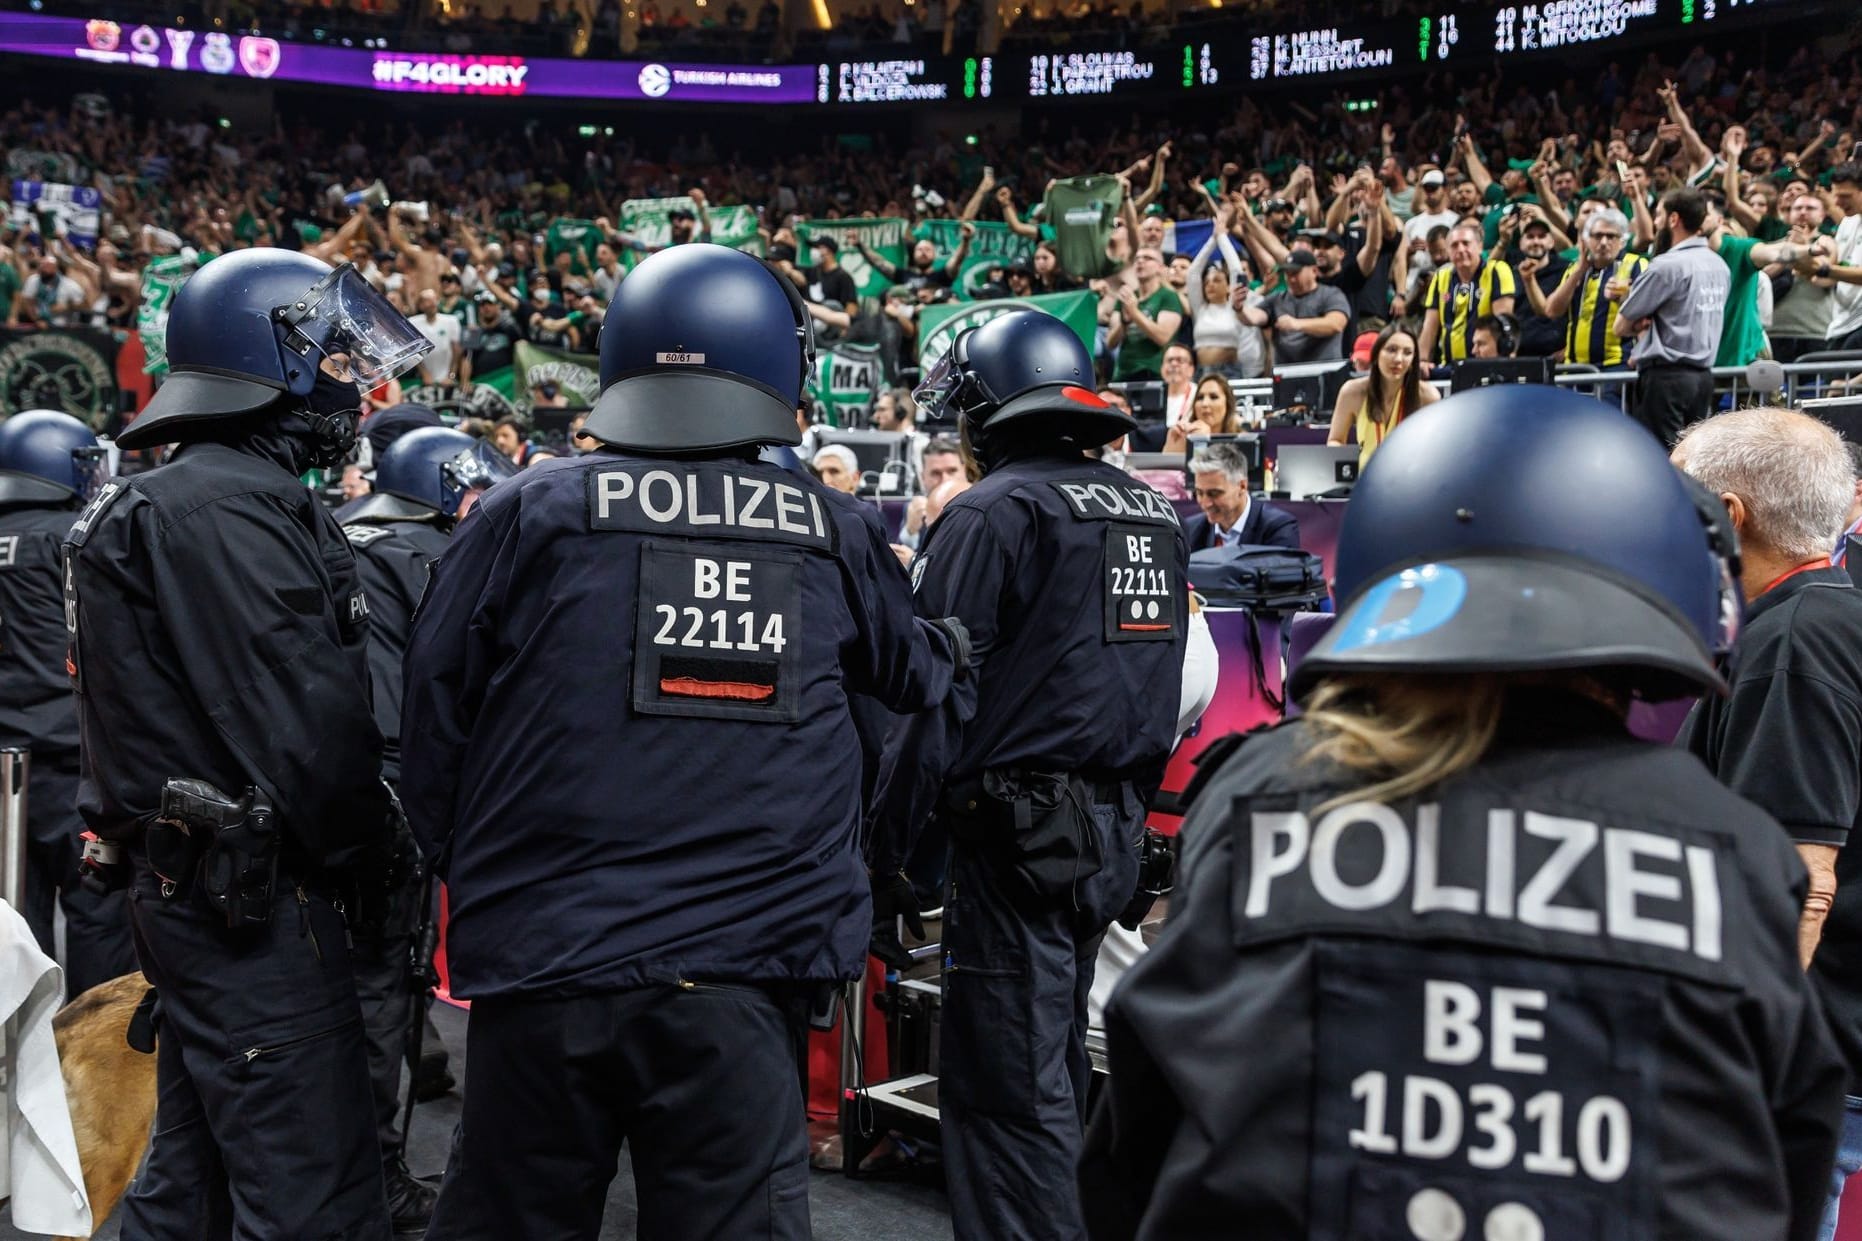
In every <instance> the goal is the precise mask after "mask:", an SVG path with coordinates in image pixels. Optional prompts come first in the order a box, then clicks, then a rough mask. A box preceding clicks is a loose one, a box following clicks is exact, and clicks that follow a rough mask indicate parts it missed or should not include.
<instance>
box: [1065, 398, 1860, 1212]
mask: <svg viewBox="0 0 1862 1241" xmlns="http://www.w3.org/2000/svg"><path fill="white" fill-rule="evenodd" d="M1736 557H1737V552H1736V550H1735V547H1734V539H1733V535H1732V532H1731V526H1730V523H1728V521H1727V519H1726V516H1725V512H1724V510H1723V509H1721V507H1720V505H1719V503H1718V502H1717V500H1715V499H1714V498H1713V497H1712V496H1711V495H1709V494H1707V493H1706V492H1705V491H1704V489H1701V488H1699V487H1698V486H1697V485H1695V484H1692V483H1690V482H1689V481H1687V480H1685V479H1684V478H1683V477H1682V475H1681V474H1680V473H1679V472H1678V471H1676V470H1675V469H1674V468H1673V467H1672V466H1671V465H1669V463H1668V461H1667V459H1666V457H1665V456H1664V455H1663V452H1662V449H1661V448H1660V447H1659V446H1658V445H1657V444H1656V443H1655V442H1654V441H1653V440H1652V439H1650V438H1649V436H1648V435H1647V434H1645V433H1644V432H1643V431H1642V429H1641V428H1640V427H1638V426H1636V425H1635V423H1633V422H1631V421H1629V420H1628V419H1625V418H1624V417H1623V416H1622V414H1621V412H1619V411H1617V410H1614V409H1611V408H1608V407H1605V406H1603V405H1602V404H1600V403H1597V402H1594V401H1591V400H1589V399H1588V398H1584V397H1579V396H1576V395H1567V394H1558V393H1550V392H1547V391H1545V390H1544V389H1532V388H1507V387H1501V388H1487V389H1482V390H1479V391H1476V392H1469V393H1464V394H1462V395H1459V396H1455V397H1451V398H1449V399H1448V400H1447V401H1444V402H1442V403H1441V404H1439V405H1436V406H1433V407H1431V408H1430V409H1429V410H1427V411H1425V412H1424V413H1422V414H1421V415H1420V416H1417V417H1413V418H1410V419H1408V420H1406V421H1405V422H1404V423H1403V424H1402V425H1401V426H1399V427H1398V428H1397V429H1396V430H1395V432H1393V433H1392V434H1391V436H1390V439H1389V440H1388V442H1386V443H1385V444H1384V446H1383V447H1382V448H1380V449H1378V451H1377V461H1376V464H1375V465H1374V467H1373V468H1372V469H1371V470H1369V471H1367V472H1366V473H1365V475H1364V479H1363V481H1362V482H1360V483H1359V485H1358V489H1357V491H1356V492H1354V493H1353V495H1352V498H1351V507H1350V509H1349V510H1348V511H1347V512H1346V515H1345V522H1344V526H1343V528H1342V530H1341V531H1340V536H1339V547H1338V560H1337V592H1338V598H1339V600H1340V607H1339V616H1338V621H1337V623H1336V624H1335V625H1334V626H1333V627H1332V629H1331V630H1330V632H1329V633H1328V634H1327V635H1326V636H1325V637H1324V638H1323V639H1321V641H1320V642H1319V644H1318V645H1317V646H1316V647H1315V648H1314V650H1313V652H1312V653H1311V654H1310V655H1309V656H1308V657H1307V658H1306V659H1305V660H1304V661H1302V662H1301V663H1300V665H1299V666H1298V668H1297V669H1296V671H1295V673H1294V676H1293V681H1292V686H1291V688H1292V692H1293V694H1294V696H1295V697H1296V698H1298V700H1299V701H1300V702H1301V704H1302V706H1303V707H1304V714H1303V716H1302V717H1301V718H1300V719H1298V720H1295V721H1293V722H1291V723H1288V724H1284V725H1282V726H1280V727H1278V728H1276V729H1273V730H1271V731H1267V732H1263V733H1255V734H1252V735H1250V736H1249V737H1248V738H1246V739H1245V741H1244V742H1243V743H1242V744H1241V745H1240V746H1239V748H1238V749H1237V750H1235V751H1234V752H1233V754H1232V756H1231V757H1229V758H1228V760H1227V762H1226V763H1225V764H1224V765H1222V766H1221V768H1220V772H1219V774H1217V775H1216V776H1215V777H1214V778H1213V779H1212V780H1209V781H1208V782H1207V787H1206V788H1203V789H1202V790H1201V791H1200V792H1199V793H1198V794H1197V796H1196V799H1195V806H1194V809H1193V810H1192V812H1191V814H1190V816H1189V818H1188V820H1187V821H1186V822H1185V824H1184V829H1183V838H1184V845H1183V849H1184V856H1183V874H1182V876H1181V877H1180V879H1179V882H1178V885H1177V889H1176V897H1175V899H1176V901H1177V906H1176V908H1174V909H1173V910H1172V917H1171V925H1170V928H1169V930H1168V932H1167V933H1166V935H1165V936H1164V938H1163V939H1161V940H1160V941H1159V942H1158V943H1157V945H1156V947H1155V949H1154V950H1153V951H1152V952H1151V953H1150V954H1149V955H1148V956H1147V957H1146V958H1145V959H1144V960H1143V961H1141V962H1140V963H1139V964H1138V965H1137V966H1136V967H1135V968H1134V969H1133V970H1132V972H1131V974H1130V975H1129V976H1128V977H1127V979H1126V982H1125V985H1124V987H1123V988H1122V989H1121V990H1120V991H1119V992H1118V993H1117V994H1115V995H1114V996H1113V999H1112V1003H1111V1008H1110V1014H1109V1020H1108V1042H1109V1046H1110V1052H1111V1070H1112V1077H1111V1086H1110V1089H1109V1093H1108V1095H1107V1099H1106V1102H1105V1103H1104V1104H1102V1107H1101V1111H1100V1113H1099V1114H1098V1115H1096V1116H1095V1118H1094V1124H1093V1129H1092V1133H1091V1136H1090V1138H1089V1142H1088V1146H1089V1149H1088V1153H1087V1158H1086V1161H1085V1163H1084V1164H1083V1167H1082V1172H1081V1184H1082V1187H1083V1189H1084V1191H1085V1193H1086V1196H1087V1200H1088V1219H1089V1220H1090V1221H1091V1222H1092V1227H1091V1229H1090V1233H1091V1235H1092V1236H1093V1237H1095V1238H1115V1237H1117V1238H1125V1237H1145V1238H1153V1237H1155V1238H1162V1237H1170V1238H1192V1237H1213V1236H1227V1235H1232V1232H1233V1228H1234V1226H1235V1225H1234V1221H1236V1220H1245V1221H1247V1224H1246V1232H1247V1235H1248V1236H1249V1237H1251V1238H1259V1239H1260V1241H1282V1239H1285V1241H1292V1239H1293V1238H1299V1239H1301V1241H1306V1239H1308V1238H1312V1239H1315V1241H1332V1239H1342V1238H1347V1237H1350V1238H1365V1237H1369V1238H1405V1239H1412V1241H1435V1239H1437V1238H1463V1237H1466V1238H1470V1239H1474V1238H1488V1239H1494V1241H1513V1239H1514V1238H1542V1239H1546V1241H1563V1239H1565V1238H1585V1239H1587V1241H1588V1239H1602V1241H1616V1239H1622V1241H1629V1239H1630V1238H1650V1237H1672V1238H1681V1237H1686V1238H1690V1239H1705V1241H1716V1239H1723V1241H1734V1239H1735V1238H1738V1239H1742V1241H1743V1239H1749V1238H1754V1237H1776V1238H1808V1237H1810V1236H1813V1235H1814V1234H1815V1232H1816V1228H1817V1223H1818V1219H1819V1216H1820V1214H1821V1211H1822V1207H1823V1196H1824V1192H1825V1188H1826V1186H1827V1184H1828V1181H1829V1171H1830V1166H1831V1157H1832V1154H1833V1152H1834V1150H1835V1143H1836V1132H1837V1130H1836V1125H1837V1119H1838V1115H1839V1113H1840V1111H1841V1106H1842V1091H1843V1072H1842V1068H1841V1065H1840V1063H1839V1061H1838V1059H1837V1057H1836V1055H1835V1053H1834V1049H1833V1046H1832V1043H1831V1039H1830V1036H1829V1033H1828V1031H1827V1029H1826V1028H1825V1024H1824V1021H1823V1017H1822V1014H1821V1011H1820V1009H1819V1007H1818V1005H1817V1003H1816V1002H1815V999H1814V998H1813V996H1812V994H1811V992H1810V991H1809V989H1808V987H1807V984H1806V982H1805V978H1804V974H1803V971H1802V969H1801V968H1800V967H1799V963H1798V956H1797V911H1798V908H1799V899H1800V898H1801V895H1802V893H1803V890H1804V886H1805V875H1804V867H1803V865H1802V864H1801V863H1800V862H1799V861H1798V860H1797V858H1796V855H1795V853H1794V852H1793V850H1792V847H1791V843H1790V840H1789V839H1788V838H1787V837H1786V835H1785V833H1784V832H1783V831H1781V830H1780V829H1779V827H1778V825H1777V824H1776V823H1775V822H1773V821H1772V820H1771V818H1770V817H1768V816H1767V815H1766V814H1764V813H1763V812H1762V811H1760V810H1759V809H1758V808H1757V807H1755V806H1753V805H1752V804H1751V803H1749V802H1746V801H1743V800H1741V799H1740V798H1738V797H1735V796H1733V795H1732V794H1731V793H1729V792H1727V791H1726V790H1725V789H1724V788H1723V787H1721V786H1720V785H1719V784H1718V783H1716V782H1715V781H1714V780H1713V778H1712V777H1711V776H1709V775H1708V773H1707V771H1706V769H1705V768H1704V767H1702V766H1701V764H1700V762H1699V761H1698V760H1697V759H1696V758H1694V757H1693V756H1692V755H1689V754H1686V753H1684V752H1681V751H1679V750H1675V749H1671V748H1668V747H1665V746H1657V745H1653V744H1649V743H1646V742H1642V741H1638V740H1635V739H1634V738H1632V737H1631V735H1630V734H1629V732H1628V731H1627V729H1626V728H1625V724H1624V720H1625V712H1626V711H1627V708H1628V705H1629V702H1630V700H1631V698H1632V696H1640V697H1644V698H1649V699H1661V698H1668V697H1676V696H1682V695H1692V694H1694V693H1697V692H1701V691H1706V692H1709V693H1721V692H1724V690H1725V682H1724V681H1723V679H1722V677H1721V674H1720V672H1719V671H1718V670H1717V668H1716V661H1717V660H1718V659H1719V658H1720V657H1722V656H1724V655H1725V654H1726V653H1727V651H1728V649H1729V647H1730V645H1731V642H1732V637H1733V631H1734V629H1735V628H1736V623H1737V617H1738V614H1739V606H1740V602H1739V596H1738V591H1737V588H1736V586H1735V583H1736V582H1737V581H1738V569H1737V559H1736ZM1237 740H1240V739H1237ZM1200 774H1201V773H1199V776H1200Z"/></svg>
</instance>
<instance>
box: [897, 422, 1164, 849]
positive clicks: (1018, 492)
mask: <svg viewBox="0 0 1862 1241" xmlns="http://www.w3.org/2000/svg"><path fill="white" fill-rule="evenodd" d="M1188 563H1189V551H1188V549H1187V547H1186V546H1185V544H1184V538H1183V528H1182V526H1181V525H1180V524H1179V522H1178V519H1177V514H1176V510H1175V509H1173V508H1172V507H1171V505H1170V501H1168V500H1166V499H1165V498H1164V497H1163V496H1162V495H1160V494H1158V493H1157V492H1156V491H1154V490H1153V489H1152V488H1150V487H1149V486H1147V485H1145V484H1144V483H1141V482H1139V481H1138V480H1136V479H1134V478H1133V477H1131V475H1129V474H1127V473H1125V472H1124V471H1123V470H1120V469H1118V468H1116V467H1115V466H1110V465H1107V464H1105V463H1104V462H1100V461H1093V460H1090V459H1087V458H1084V457H1081V456H1079V455H1077V454H1073V453H1065V454H1064V455H1063V454H1062V453H1061V452H1059V451H1057V452H1056V453H1054V454H1053V455H1046V456H1035V457H1026V458H1021V459H1017V460H1012V461H1009V462H1007V463H1006V464H1004V465H1001V466H998V467H997V468H995V469H992V470H991V471H990V472H989V473H988V474H987V475H986V476H985V477H984V478H983V480H982V481H981V482H979V483H978V484H976V486H974V487H972V488H970V489H969V490H968V491H966V492H964V493H963V494H962V495H960V496H958V497H957V498H956V499H954V500H952V501H951V502H950V505H949V506H948V507H947V508H945V510H944V512H943V514H942V515H941V516H940V517H939V518H938V520H937V524H936V525H934V526H933V527H932V531H931V534H930V536H929V537H928V538H927V540H926V542H925V545H924V547H923V548H922V549H921V550H920V552H919V553H918V559H917V560H916V561H914V562H913V564H912V581H913V584H914V590H915V592H916V597H917V602H918V611H919V614H920V615H921V616H955V617H957V618H958V619H959V620H961V621H962V622H963V623H964V625H965V626H966V627H967V628H968V629H969V631H970V638H971V641H972V643H973V649H972V651H971V656H970V659H971V673H970V677H969V678H968V679H967V680H965V681H963V682H960V683H959V684H958V685H957V686H955V687H954V688H953V690H952V691H951V695H950V697H949V698H948V699H946V700H945V702H944V703H943V704H942V705H941V706H939V707H936V708H933V709H932V710H929V711H926V712H923V713H921V714H918V715H915V716H912V717H910V718H908V719H904V720H901V721H899V722H898V724H897V725H896V726H895V727H894V729H893V732H892V736H891V738H890V739H889V740H888V742H887V745H886V753H885V756H884V759H883V765H882V767H881V769H880V777H879V785H878V789H877V791H876V793H875V795H874V803H875V804H874V809H873V812H872V824H871V830H872V859H873V869H874V871H875V872H878V871H881V870H886V871H892V870H897V869H898V868H899V867H900V866H901V865H903V863H904V860H905V858H906V857H907V856H909V854H910V852H911V846H912V842H913V840H914V839H915V837H916V835H917V833H918V832H919V830H921V828H922V827H923V824H924V821H925V818H926V816H927V815H928V814H929V813H930V812H931V810H932V808H933V807H934V805H935V804H936V799H937V795H938V792H939V790H940V789H941V788H942V787H943V786H944V785H945V784H946V783H947V782H949V781H952V780H958V779H967V778H971V777H975V776H978V775H981V774H982V772H983V771H984V770H986V769H987V768H991V767H1010V766H1020V767H1023V768H1026V769H1030V770H1038V771H1077V772H1082V773H1086V774H1089V775H1091V776H1092V777H1094V778H1095V779H1100V780H1103V781H1106V782H1108V783H1110V782H1113V781H1116V780H1121V779H1125V780H1130V781H1132V782H1133V783H1134V784H1136V785H1137V786H1138V789H1139V792H1140V794H1141V795H1142V796H1144V797H1147V798H1148V797H1150V796H1151V795H1152V794H1154V793H1155V792H1156V791H1157V786H1158V783H1159V782H1160V781H1161V780H1162V778H1163V771H1164V763H1165V761H1166V760H1167V759H1168V758H1169V756H1170V748H1171V746H1172V744H1174V742H1175V740H1176V725H1177V700H1178V699H1179V698H1180V697H1181V696H1182V682H1183V652H1184V648H1185V644H1186V640H1187V639H1186V634H1187V628H1188V624H1189V587H1188V580H1187V574H1188Z"/></svg>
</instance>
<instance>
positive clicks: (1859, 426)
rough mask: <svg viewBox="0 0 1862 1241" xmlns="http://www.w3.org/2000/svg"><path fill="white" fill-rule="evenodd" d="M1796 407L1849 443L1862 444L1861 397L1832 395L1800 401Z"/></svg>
mask: <svg viewBox="0 0 1862 1241" xmlns="http://www.w3.org/2000/svg"><path fill="white" fill-rule="evenodd" d="M1798 408H1799V409H1801V410H1803V411H1804V412H1805V413H1807V414H1809V415H1810V416H1811V417H1812V418H1815V419H1816V420H1817V421H1819V422H1821V423H1823V424H1824V425H1825V426H1828V427H1829V428H1831V429H1832V430H1834V431H1835V432H1836V433H1837V434H1838V435H1840V436H1842V437H1843V438H1844V439H1846V440H1848V441H1849V442H1850V443H1851V444H1862V397H1857V396H1832V397H1823V398H1821V399H1819V400H1815V401H1802V402H1800V403H1799V404H1798Z"/></svg>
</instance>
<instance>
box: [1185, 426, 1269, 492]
mask: <svg viewBox="0 0 1862 1241" xmlns="http://www.w3.org/2000/svg"><path fill="white" fill-rule="evenodd" d="M1214 444H1233V445H1234V446H1235V447H1237V448H1239V449H1241V451H1242V452H1243V453H1244V454H1245V455H1246V456H1247V458H1248V490H1250V491H1259V490H1261V488H1262V487H1263V486H1265V485H1266V483H1267V464H1266V460H1265V456H1264V454H1263V452H1262V448H1261V437H1260V436H1259V435H1258V434H1256V433H1254V432H1252V431H1243V432H1240V433H1238V434H1234V435H1192V436H1190V450H1189V454H1188V456H1186V457H1185V458H1183V459H1182V461H1181V464H1182V466H1183V472H1184V473H1185V474H1189V472H1190V462H1191V461H1194V460H1195V459H1196V454H1197V453H1199V452H1201V451H1202V450H1203V449H1205V448H1208V447H1210V446H1211V445H1214ZM1195 482H1196V479H1195V477H1194V476H1191V478H1190V483H1191V485H1192V486H1193V485H1194V484H1195Z"/></svg>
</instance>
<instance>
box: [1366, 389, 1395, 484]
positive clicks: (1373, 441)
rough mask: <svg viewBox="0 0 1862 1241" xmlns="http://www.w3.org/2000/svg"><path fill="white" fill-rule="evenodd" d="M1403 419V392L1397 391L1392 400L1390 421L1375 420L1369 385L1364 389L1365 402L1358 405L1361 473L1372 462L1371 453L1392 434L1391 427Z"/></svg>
mask: <svg viewBox="0 0 1862 1241" xmlns="http://www.w3.org/2000/svg"><path fill="white" fill-rule="evenodd" d="M1401 421H1403V394H1402V393H1401V392H1399V393H1397V395H1396V399H1395V400H1394V401H1392V402H1390V419H1389V421H1387V422H1373V421H1372V420H1371V393H1370V388H1369V386H1368V385H1367V386H1366V387H1365V390H1364V402H1363V404H1361V405H1359V406H1358V421H1357V436H1358V472H1359V473H1360V474H1362V473H1363V472H1364V467H1365V466H1367V465H1369V464H1370V462H1371V454H1372V453H1374V452H1376V451H1377V446H1378V445H1379V444H1381V443H1383V442H1384V437H1385V436H1386V435H1389V434H1390V431H1391V428H1393V427H1395V426H1396V424H1397V423H1399V422H1401Z"/></svg>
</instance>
